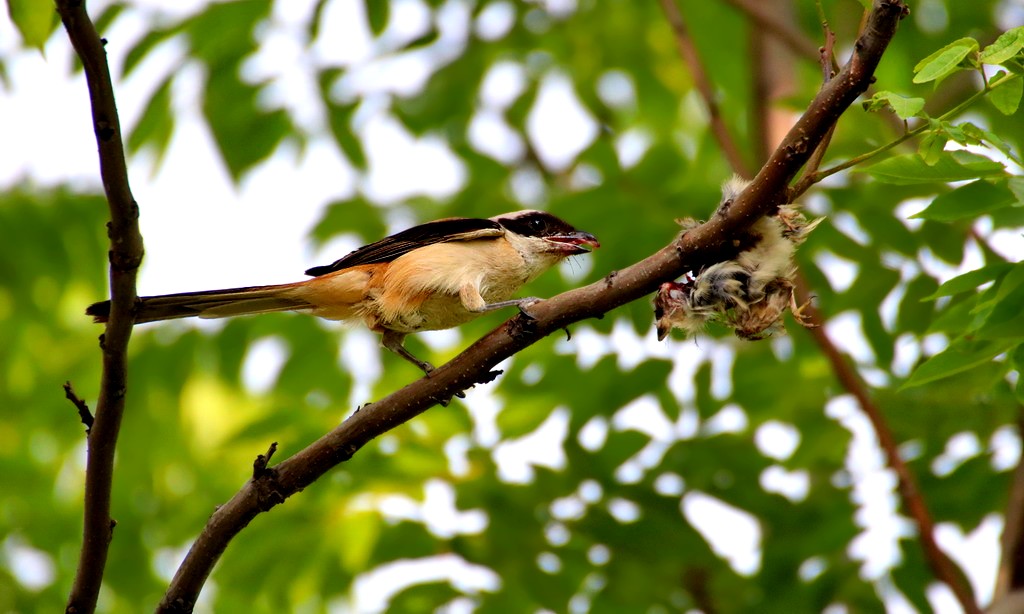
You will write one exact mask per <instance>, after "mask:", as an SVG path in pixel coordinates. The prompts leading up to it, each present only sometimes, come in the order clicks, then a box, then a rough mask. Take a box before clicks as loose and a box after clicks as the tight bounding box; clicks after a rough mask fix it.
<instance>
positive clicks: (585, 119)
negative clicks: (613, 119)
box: [526, 71, 597, 172]
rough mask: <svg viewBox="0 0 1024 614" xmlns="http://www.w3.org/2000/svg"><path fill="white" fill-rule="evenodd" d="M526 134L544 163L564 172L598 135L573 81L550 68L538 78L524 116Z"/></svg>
mask: <svg viewBox="0 0 1024 614" xmlns="http://www.w3.org/2000/svg"><path fill="white" fill-rule="evenodd" d="M526 134H527V136H528V137H529V139H530V142H531V143H533V146H534V148H535V149H536V150H537V155H538V156H539V157H540V159H541V162H543V163H544V166H546V167H548V168H549V169H551V170H553V171H556V172H557V171H563V170H565V169H567V168H568V167H569V165H570V164H572V162H573V160H575V159H576V156H578V155H579V154H580V152H582V151H583V150H584V149H585V148H586V147H587V146H588V145H590V143H592V142H593V141H594V139H595V138H596V137H597V123H596V122H595V121H594V119H593V118H592V117H591V116H590V113H589V111H587V110H586V108H584V106H583V105H582V104H581V103H580V101H579V98H578V97H577V96H576V92H575V91H574V90H573V83H572V80H571V79H570V78H569V77H568V76H566V75H565V74H563V73H560V72H557V71H551V72H549V73H548V74H546V75H545V76H544V78H543V79H541V82H540V85H539V86H538V91H537V99H536V101H535V102H534V105H533V108H531V109H530V112H529V114H528V115H527V117H526Z"/></svg>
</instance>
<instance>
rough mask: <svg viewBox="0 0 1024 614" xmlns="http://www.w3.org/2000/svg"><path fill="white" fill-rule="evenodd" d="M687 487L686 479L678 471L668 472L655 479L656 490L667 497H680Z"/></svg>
mask: <svg viewBox="0 0 1024 614" xmlns="http://www.w3.org/2000/svg"><path fill="white" fill-rule="evenodd" d="M685 489H686V480H684V479H683V477H682V476H681V475H679V474H678V473H672V472H666V473H662V474H661V475H659V476H658V477H657V478H655V479H654V492H656V493H658V494H659V495H664V496H666V497H678V496H679V495H681V494H683V491H684V490H685Z"/></svg>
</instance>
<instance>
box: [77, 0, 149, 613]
mask: <svg viewBox="0 0 1024 614" xmlns="http://www.w3.org/2000/svg"><path fill="white" fill-rule="evenodd" d="M57 11H58V13H59V14H60V18H61V21H62V22H63V23H64V28H65V30H67V33H68V37H69V38H70V39H71V44H72V45H74V48H75V51H76V52H77V53H78V57H79V58H80V59H81V61H82V66H83V68H84V70H85V77H86V82H87V83H88V86H89V100H90V102H91V104H92V120H93V130H94V132H95V133H96V143H97V145H98V146H99V157H100V175H101V177H102V180H103V188H104V190H105V191H106V195H107V202H108V204H109V206H110V223H109V224H108V226H107V231H108V235H109V237H110V296H111V305H112V306H111V309H110V320H109V322H108V323H107V327H106V331H105V332H104V334H103V336H102V337H101V338H100V339H101V341H100V345H101V347H102V349H103V375H102V379H101V382H100V392H99V399H98V400H97V403H96V416H95V421H94V423H93V425H92V429H91V431H90V433H89V456H88V461H87V467H86V473H85V519H84V529H83V541H82V551H81V554H80V557H79V561H78V572H77V573H76V575H75V581H74V585H73V586H72V588H71V594H70V595H69V597H68V603H67V611H68V612H92V611H94V610H95V609H96V599H97V597H98V595H99V590H100V583H101V581H102V580H103V571H104V568H105V566H106V562H107V551H108V549H109V545H110V539H111V530H112V529H113V525H114V521H113V519H112V518H111V517H110V492H111V481H112V478H113V470H114V448H115V445H116V443H117V434H118V432H119V431H120V428H121V416H122V415H123V413H124V404H125V399H124V396H125V390H126V388H127V360H126V358H127V348H128V340H129V339H130V338H131V333H132V320H133V317H132V311H133V309H134V306H135V300H136V294H135V275H136V271H137V270H138V268H139V263H140V262H141V261H142V252H143V249H142V235H141V234H140V232H139V224H138V217H139V214H138V207H137V206H136V204H135V199H134V198H132V194H131V189H130V187H129V185H128V168H127V165H126V163H125V157H124V146H123V144H122V139H121V126H120V122H119V120H118V117H117V107H116V105H115V103H114V90H113V86H112V84H111V81H110V69H109V67H108V66H107V56H106V51H105V50H104V49H103V45H104V43H103V41H102V40H101V39H100V37H99V34H98V33H97V32H96V28H95V26H94V25H93V23H92V21H91V20H90V19H89V16H88V14H87V13H86V9H85V2H82V1H80V0H57Z"/></svg>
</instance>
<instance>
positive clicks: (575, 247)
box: [544, 230, 601, 256]
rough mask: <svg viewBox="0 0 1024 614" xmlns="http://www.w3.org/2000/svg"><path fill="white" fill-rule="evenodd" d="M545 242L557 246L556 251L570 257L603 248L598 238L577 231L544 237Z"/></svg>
mask: <svg viewBox="0 0 1024 614" xmlns="http://www.w3.org/2000/svg"><path fill="white" fill-rule="evenodd" d="M544 239H545V240H547V241H550V242H551V243H554V244H555V246H554V247H555V249H556V250H557V251H559V252H563V253H566V254H568V255H570V256H571V255H575V254H585V253H587V252H589V251H592V250H595V249H597V248H599V247H601V244H600V243H599V242H598V241H597V237H595V236H594V235H592V234H590V233H589V232H583V231H582V230H575V231H573V232H567V233H563V234H559V235H551V236H549V237H544Z"/></svg>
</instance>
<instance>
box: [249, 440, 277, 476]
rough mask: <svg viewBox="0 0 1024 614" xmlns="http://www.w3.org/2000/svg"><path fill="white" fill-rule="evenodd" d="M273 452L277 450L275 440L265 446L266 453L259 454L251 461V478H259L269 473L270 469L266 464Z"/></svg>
mask: <svg viewBox="0 0 1024 614" xmlns="http://www.w3.org/2000/svg"><path fill="white" fill-rule="evenodd" d="M274 452H277V442H276V441H275V442H273V443H272V444H270V447H269V448H267V453H266V454H260V455H258V456H257V457H256V460H254V461H253V463H252V479H254V480H259V479H261V478H262V477H263V476H265V475H267V474H268V473H270V472H271V471H272V470H271V469H268V467H267V465H268V464H270V458H271V457H272V456H274Z"/></svg>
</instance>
